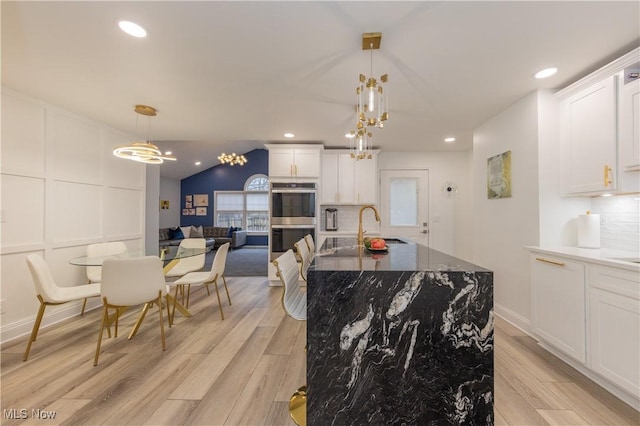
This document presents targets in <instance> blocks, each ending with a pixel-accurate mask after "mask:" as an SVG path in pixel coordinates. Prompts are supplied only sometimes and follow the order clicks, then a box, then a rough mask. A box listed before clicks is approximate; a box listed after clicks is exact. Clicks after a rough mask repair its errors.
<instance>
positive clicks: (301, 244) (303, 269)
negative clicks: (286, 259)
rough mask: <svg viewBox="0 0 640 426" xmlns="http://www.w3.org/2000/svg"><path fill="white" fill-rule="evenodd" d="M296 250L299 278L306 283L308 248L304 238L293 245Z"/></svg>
mask: <svg viewBox="0 0 640 426" xmlns="http://www.w3.org/2000/svg"><path fill="white" fill-rule="evenodd" d="M293 247H294V248H295V249H296V257H297V258H298V260H300V276H301V277H302V279H303V280H305V281H307V269H309V246H308V245H307V242H306V241H305V239H304V238H300V239H299V240H298V241H296V242H295V243H293Z"/></svg>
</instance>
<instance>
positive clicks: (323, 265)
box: [307, 238, 494, 426]
mask: <svg viewBox="0 0 640 426" xmlns="http://www.w3.org/2000/svg"><path fill="white" fill-rule="evenodd" d="M387 245H388V247H389V250H388V252H386V253H385V252H378V253H372V252H370V251H369V250H367V249H365V248H364V247H361V246H358V245H357V241H356V239H355V238H328V239H327V240H326V241H325V242H324V244H323V245H322V247H321V248H320V250H319V251H318V254H317V255H316V257H315V260H314V262H313V263H312V264H311V266H310V268H309V270H308V276H307V318H308V320H307V346H308V349H307V420H308V424H309V425H323V426H324V425H365V424H366V425H369V424H371V425H389V424H397V425H401V424H406V425H427V424H438V425H440V424H442V425H444V424H482V425H485V424H493V404H494V393H493V273H492V272H491V271H488V270H486V269H484V268H481V267H479V266H476V265H473V264H471V263H468V262H465V261H463V260H460V259H457V258H454V257H452V256H449V255H446V254H444V253H441V252H438V251H436V250H433V249H430V248H428V247H426V246H422V245H418V244H415V243H412V242H409V241H405V240H395V243H394V244H391V241H390V240H388V244H387Z"/></svg>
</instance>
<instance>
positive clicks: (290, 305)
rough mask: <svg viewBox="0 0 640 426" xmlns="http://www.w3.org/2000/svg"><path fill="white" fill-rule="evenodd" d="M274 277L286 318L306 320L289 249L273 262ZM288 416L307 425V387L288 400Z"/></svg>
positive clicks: (304, 297) (303, 296)
mask: <svg viewBox="0 0 640 426" xmlns="http://www.w3.org/2000/svg"><path fill="white" fill-rule="evenodd" d="M272 263H273V266H275V268H276V276H277V277H278V278H280V282H281V283H282V288H283V291H282V307H283V308H284V311H285V312H286V314H287V315H288V316H290V317H291V318H293V319H295V320H298V321H306V320H307V293H306V292H305V291H303V290H302V288H301V287H300V282H299V279H298V273H299V270H298V262H297V261H296V257H295V255H294V254H293V250H291V249H289V250H287V251H286V252H285V253H284V254H282V255H281V256H279V257H278V258H277V259H275V260H274V261H273V262H272ZM289 415H290V416H291V419H292V420H293V421H294V422H295V423H296V424H297V425H306V424H307V386H306V385H304V386H301V387H300V388H298V390H297V391H295V392H294V393H293V395H291V398H289Z"/></svg>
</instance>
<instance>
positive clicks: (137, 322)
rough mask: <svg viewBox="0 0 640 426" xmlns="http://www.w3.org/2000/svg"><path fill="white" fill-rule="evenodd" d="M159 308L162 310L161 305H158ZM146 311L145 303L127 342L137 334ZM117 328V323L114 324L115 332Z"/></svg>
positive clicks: (146, 304)
mask: <svg viewBox="0 0 640 426" xmlns="http://www.w3.org/2000/svg"><path fill="white" fill-rule="evenodd" d="M160 308H161V309H162V305H160ZM148 310H149V303H148V302H147V303H145V304H144V306H143V307H142V312H140V317H139V318H138V321H136V324H135V325H134V326H133V330H131V333H129V340H131V339H133V337H134V336H135V335H136V333H137V332H138V329H139V328H140V324H142V321H143V320H144V317H145V316H146V315H147V311H148ZM117 327H118V323H117V322H116V330H117ZM116 337H118V335H117V334H116Z"/></svg>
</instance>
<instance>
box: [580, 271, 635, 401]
mask: <svg viewBox="0 0 640 426" xmlns="http://www.w3.org/2000/svg"><path fill="white" fill-rule="evenodd" d="M588 306H589V353H590V355H591V368H592V369H593V371H595V372H597V373H598V374H600V375H602V376H603V377H605V378H607V379H608V380H610V381H612V382H613V383H615V384H617V385H618V386H620V387H622V388H624V389H625V390H627V391H629V392H631V393H632V394H634V395H640V284H639V283H638V274H635V273H633V272H627V271H619V270H616V269H612V268H606V267H593V268H592V270H591V274H590V276H589V305H588Z"/></svg>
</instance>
